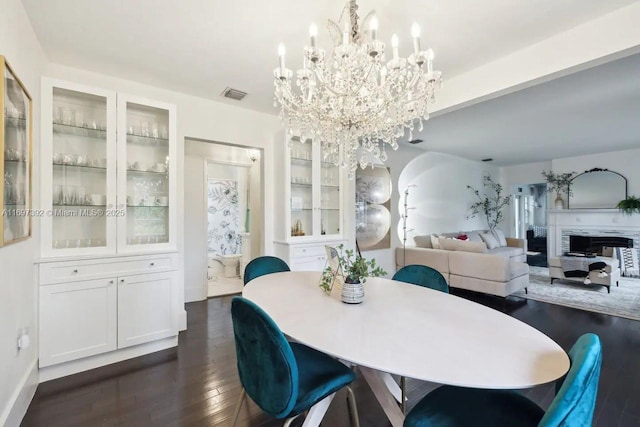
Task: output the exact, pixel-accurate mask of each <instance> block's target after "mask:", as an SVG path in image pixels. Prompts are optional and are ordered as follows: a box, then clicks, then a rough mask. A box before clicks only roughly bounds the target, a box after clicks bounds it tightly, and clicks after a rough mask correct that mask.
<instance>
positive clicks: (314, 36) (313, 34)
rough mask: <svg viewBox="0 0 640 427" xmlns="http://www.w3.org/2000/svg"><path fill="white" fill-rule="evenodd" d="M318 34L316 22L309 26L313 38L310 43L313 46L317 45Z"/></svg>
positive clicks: (310, 35)
mask: <svg viewBox="0 0 640 427" xmlns="http://www.w3.org/2000/svg"><path fill="white" fill-rule="evenodd" d="M317 36H318V27H317V26H316V24H311V26H310V27H309V37H310V38H311V41H310V45H311V48H315V47H316V37H317Z"/></svg>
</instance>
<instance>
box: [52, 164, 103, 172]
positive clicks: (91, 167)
mask: <svg viewBox="0 0 640 427" xmlns="http://www.w3.org/2000/svg"><path fill="white" fill-rule="evenodd" d="M53 166H54V167H58V168H65V169H66V168H71V169H79V170H83V169H89V170H91V171H106V170H107V168H106V167H104V168H103V167H100V166H89V165H67V164H65V163H53Z"/></svg>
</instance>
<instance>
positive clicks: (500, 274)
mask: <svg viewBox="0 0 640 427" xmlns="http://www.w3.org/2000/svg"><path fill="white" fill-rule="evenodd" d="M448 253H449V271H450V272H451V274H452V275H454V274H455V275H458V276H464V277H471V278H475V279H484V280H492V281H494V282H507V281H508V280H509V278H510V272H509V265H508V264H509V263H510V262H511V261H509V259H508V258H505V257H501V256H494V255H490V254H474V253H471V252H462V251H450V252H448Z"/></svg>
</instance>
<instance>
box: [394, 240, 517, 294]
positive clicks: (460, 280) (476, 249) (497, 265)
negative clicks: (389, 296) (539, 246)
mask: <svg viewBox="0 0 640 427" xmlns="http://www.w3.org/2000/svg"><path fill="white" fill-rule="evenodd" d="M421 237H423V238H422V239H421ZM426 237H428V236H416V238H415V239H414V240H415V241H416V243H417V244H420V245H422V246H427V245H429V246H431V245H430V244H428V242H429V239H426ZM506 240H507V244H508V246H504V247H501V248H495V249H492V250H489V249H487V248H486V246H484V243H481V242H463V241H455V240H454V239H441V241H440V246H441V248H440V249H433V247H417V246H416V247H407V248H406V249H403V248H398V249H396V265H397V268H398V269H399V268H401V267H402V266H403V265H411V264H419V265H426V266H429V267H432V268H435V269H436V270H438V271H439V272H440V273H441V274H442V275H443V276H444V278H445V279H446V280H447V283H449V286H451V287H454V288H460V289H467V290H471V291H477V292H484V293H488V294H492V295H497V296H501V297H506V296H507V295H511V294H512V293H514V292H516V291H518V290H520V289H525V291H526V287H527V286H528V285H529V266H528V265H527V264H526V263H524V262H522V261H523V260H526V251H527V248H526V240H522V239H506ZM496 249H500V250H496Z"/></svg>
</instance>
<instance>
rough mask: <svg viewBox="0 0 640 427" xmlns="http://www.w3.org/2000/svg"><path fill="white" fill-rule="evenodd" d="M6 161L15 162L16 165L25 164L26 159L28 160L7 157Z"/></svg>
mask: <svg viewBox="0 0 640 427" xmlns="http://www.w3.org/2000/svg"><path fill="white" fill-rule="evenodd" d="M4 162H5V163H14V164H16V165H20V164H25V163H27V161H26V160H9V159H7V158H5V160H4Z"/></svg>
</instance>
